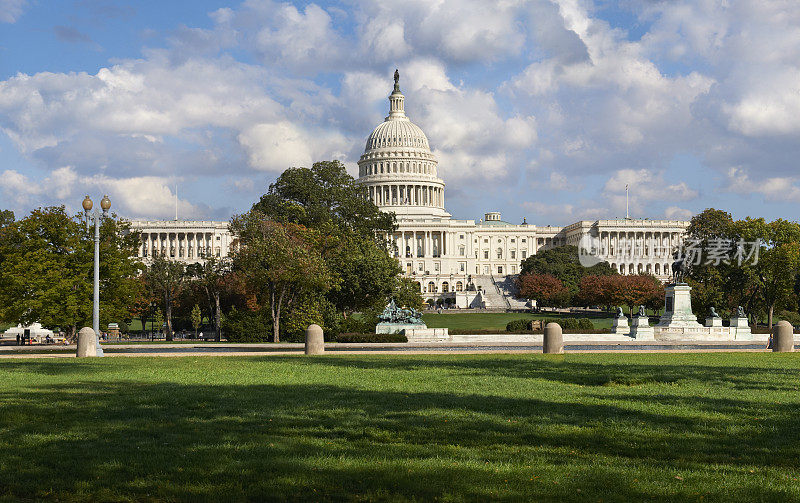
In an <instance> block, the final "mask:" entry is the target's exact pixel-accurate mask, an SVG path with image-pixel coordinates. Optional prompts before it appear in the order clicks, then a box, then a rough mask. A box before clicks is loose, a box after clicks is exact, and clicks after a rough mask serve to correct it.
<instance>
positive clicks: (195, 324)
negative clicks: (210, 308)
mask: <svg viewBox="0 0 800 503" xmlns="http://www.w3.org/2000/svg"><path fill="white" fill-rule="evenodd" d="M202 324H203V313H202V312H201V311H200V306H198V305H197V304H195V305H194V307H193V308H192V328H194V338H195V339H197V330H198V329H199V328H200V325H202Z"/></svg>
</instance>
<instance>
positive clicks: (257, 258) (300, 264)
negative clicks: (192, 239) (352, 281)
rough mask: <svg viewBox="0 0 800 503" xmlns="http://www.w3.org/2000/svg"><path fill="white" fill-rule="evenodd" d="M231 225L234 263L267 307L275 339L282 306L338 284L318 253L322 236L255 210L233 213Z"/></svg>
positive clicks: (275, 338)
mask: <svg viewBox="0 0 800 503" xmlns="http://www.w3.org/2000/svg"><path fill="white" fill-rule="evenodd" d="M231 228H232V229H233V230H234V232H235V233H236V235H238V236H239V238H240V240H241V247H240V249H239V250H238V251H236V252H235V253H234V268H235V269H237V270H239V271H241V272H242V276H243V277H244V278H245V281H246V282H247V284H248V287H249V289H250V291H251V292H252V293H253V294H254V295H255V297H256V300H257V304H258V305H259V306H265V307H268V309H269V314H270V316H271V319H272V334H273V341H274V342H279V341H280V322H281V315H282V314H283V311H284V309H291V308H292V307H293V305H294V303H295V301H296V300H297V299H299V298H301V296H302V295H303V294H304V293H324V292H327V291H328V290H329V289H330V288H331V287H333V286H335V285H336V278H334V277H333V276H332V275H331V274H330V272H329V270H328V268H327V266H326V264H325V261H324V259H323V258H322V253H321V251H320V250H321V248H322V237H321V236H320V234H319V233H318V232H315V231H314V230H312V229H308V228H306V227H303V226H302V225H296V224H282V223H279V222H275V221H272V220H269V219H267V217H266V216H265V215H264V214H263V213H261V212H259V211H258V210H251V211H250V212H249V213H246V214H244V215H240V216H238V217H235V218H234V219H233V221H232V223H231Z"/></svg>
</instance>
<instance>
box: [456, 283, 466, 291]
mask: <svg viewBox="0 0 800 503" xmlns="http://www.w3.org/2000/svg"><path fill="white" fill-rule="evenodd" d="M463 291H464V283H462V282H460V281H456V292H463Z"/></svg>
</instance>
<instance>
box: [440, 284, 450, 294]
mask: <svg viewBox="0 0 800 503" xmlns="http://www.w3.org/2000/svg"><path fill="white" fill-rule="evenodd" d="M449 291H450V283H448V282H447V281H445V282H443V283H442V292H445V293H447V292H449Z"/></svg>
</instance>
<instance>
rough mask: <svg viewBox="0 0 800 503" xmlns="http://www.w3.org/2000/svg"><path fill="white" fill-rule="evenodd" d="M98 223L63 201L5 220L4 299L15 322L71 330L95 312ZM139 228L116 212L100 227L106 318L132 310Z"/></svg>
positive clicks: (1, 252) (0, 282) (0, 294)
mask: <svg viewBox="0 0 800 503" xmlns="http://www.w3.org/2000/svg"><path fill="white" fill-rule="evenodd" d="M92 238H93V230H87V229H86V226H85V225H84V224H83V222H81V219H80V217H77V216H76V217H71V216H69V215H68V214H67V213H66V210H65V209H64V207H63V206H61V207H50V208H39V209H36V210H34V211H32V212H31V214H30V215H28V216H27V217H25V218H23V219H21V220H18V221H16V222H9V223H7V224H6V225H5V226H3V227H1V228H0V305H2V306H3V311H2V313H0V314H2V316H3V317H4V318H5V319H6V320H8V321H10V322H13V323H23V324H29V323H32V322H36V321H38V322H40V323H42V324H43V325H44V326H48V327H60V328H61V329H63V330H64V331H65V332H67V335H68V336H69V337H70V338H74V337H75V335H76V333H77V329H78V328H79V327H81V326H84V325H88V324H90V322H91V318H92V284H93V256H94V243H93V239H92ZM138 239H139V238H138V235H137V234H136V233H134V232H131V230H130V226H129V225H128V224H127V222H125V221H123V220H119V219H118V218H117V217H116V215H111V216H110V217H107V218H104V219H103V220H102V224H101V227H100V323H101V325H107V324H108V323H109V322H110V321H117V322H119V321H123V320H125V319H128V318H130V309H131V306H132V299H133V298H134V297H135V296H136V295H137V292H138V285H137V282H136V276H137V275H138V273H139V270H140V267H141V264H140V263H139V262H138V261H137V259H136V246H137V245H138Z"/></svg>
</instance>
